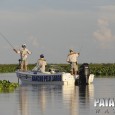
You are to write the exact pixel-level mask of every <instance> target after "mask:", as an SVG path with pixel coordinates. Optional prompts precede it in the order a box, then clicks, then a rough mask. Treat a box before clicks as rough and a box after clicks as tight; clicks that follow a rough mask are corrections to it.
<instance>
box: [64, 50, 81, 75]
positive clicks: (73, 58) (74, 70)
mask: <svg viewBox="0 0 115 115" xmlns="http://www.w3.org/2000/svg"><path fill="white" fill-rule="evenodd" d="M69 52H70V53H69V54H68V56H67V60H66V61H67V62H68V63H70V65H71V70H70V71H71V75H75V76H76V75H77V74H78V63H77V58H78V56H79V55H80V53H76V52H74V51H73V50H72V49H70V50H69Z"/></svg>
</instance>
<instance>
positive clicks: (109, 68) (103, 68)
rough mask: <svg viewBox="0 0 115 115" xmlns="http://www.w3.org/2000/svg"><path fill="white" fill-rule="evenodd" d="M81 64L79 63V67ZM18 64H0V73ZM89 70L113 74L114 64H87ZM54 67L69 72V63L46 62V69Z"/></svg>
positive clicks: (102, 73) (13, 70)
mask: <svg viewBox="0 0 115 115" xmlns="http://www.w3.org/2000/svg"><path fill="white" fill-rule="evenodd" d="M80 65H81V64H79V67H80ZM34 66H35V64H29V65H28V70H31V69H32V68H33V67H34ZM17 67H18V64H0V73H13V72H15V71H16V68H17ZM89 67H90V72H91V73H92V74H94V75H95V76H97V77H98V76H111V77H112V76H115V64H114V63H113V64H92V63H91V64H89ZM49 68H56V69H58V70H59V71H64V72H69V70H70V65H69V64H48V65H47V66H46V70H49Z"/></svg>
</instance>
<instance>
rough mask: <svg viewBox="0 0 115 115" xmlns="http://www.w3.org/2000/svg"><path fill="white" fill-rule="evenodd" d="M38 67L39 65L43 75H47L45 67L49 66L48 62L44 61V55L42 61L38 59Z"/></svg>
mask: <svg viewBox="0 0 115 115" xmlns="http://www.w3.org/2000/svg"><path fill="white" fill-rule="evenodd" d="M37 65H38V67H39V70H40V71H41V72H42V73H45V66H46V65H47V62H46V60H45V59H44V55H43V54H41V55H40V59H38V61H37Z"/></svg>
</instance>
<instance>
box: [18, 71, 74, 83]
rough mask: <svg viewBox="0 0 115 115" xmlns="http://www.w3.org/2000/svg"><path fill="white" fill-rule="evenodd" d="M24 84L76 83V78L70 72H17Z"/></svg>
mask: <svg viewBox="0 0 115 115" xmlns="http://www.w3.org/2000/svg"><path fill="white" fill-rule="evenodd" d="M16 74H17V77H18V78H19V79H20V81H21V83H22V84H61V85H64V84H74V82H75V78H74V76H72V75H71V74H70V73H54V74H50V73H39V72H32V71H30V72H21V71H17V72H16Z"/></svg>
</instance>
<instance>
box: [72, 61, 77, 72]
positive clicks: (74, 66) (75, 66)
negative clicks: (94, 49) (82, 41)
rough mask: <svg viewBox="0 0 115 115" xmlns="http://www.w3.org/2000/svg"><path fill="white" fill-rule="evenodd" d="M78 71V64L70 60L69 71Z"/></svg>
mask: <svg viewBox="0 0 115 115" xmlns="http://www.w3.org/2000/svg"><path fill="white" fill-rule="evenodd" d="M73 69H74V71H78V64H77V63H76V62H72V63H71V71H73Z"/></svg>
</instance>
